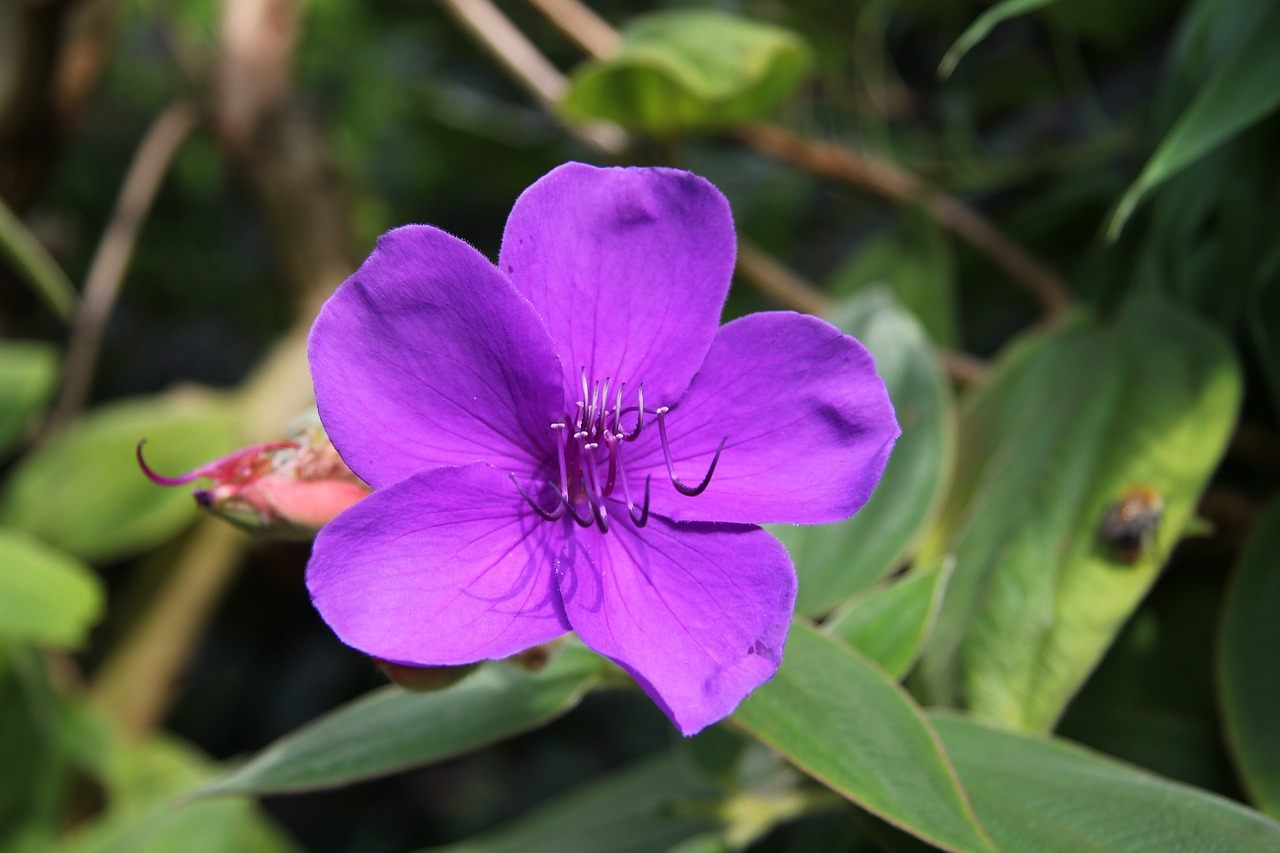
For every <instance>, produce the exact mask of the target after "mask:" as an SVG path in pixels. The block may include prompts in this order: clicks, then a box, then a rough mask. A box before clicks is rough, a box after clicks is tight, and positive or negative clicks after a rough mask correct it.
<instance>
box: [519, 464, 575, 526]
mask: <svg viewBox="0 0 1280 853" xmlns="http://www.w3.org/2000/svg"><path fill="white" fill-rule="evenodd" d="M511 482H513V483H515V484H516V488H517V489H518V490H519V491H520V496H521V497H522V498H524V499H525V502H527V503H528V504H529V506H530V507H532V508H533V511H534V512H536V513H537V514H538V515H540V516H542V518H543V520H544V521H555V520H556V519H557V518H559V517H560V516H562V515H564V511H565V506H566V504H565V503H564V501H563V500H562V501H561V502H560V503H559V504H558V505H557V506H556V510H555V512H549V511H548V510H545V509H543V508H542V507H540V506H538V503H537V501H535V500H534V499H533V498H532V497H530V496H529V493H528V492H526V491H525V490H524V486H522V485H520V480H519V479H517V478H516V475H515V474H511ZM547 485H551V484H550V483H548V484H547Z"/></svg>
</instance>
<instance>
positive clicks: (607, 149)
mask: <svg viewBox="0 0 1280 853" xmlns="http://www.w3.org/2000/svg"><path fill="white" fill-rule="evenodd" d="M444 5H445V7H446V8H447V9H448V10H449V11H450V12H452V13H453V15H454V17H456V18H457V19H458V21H459V22H461V23H462V24H463V26H464V27H466V29H467V31H468V32H470V33H471V35H472V36H474V37H475V39H476V40H477V41H479V42H480V44H482V45H483V46H484V47H485V48H486V49H487V50H488V51H489V53H490V54H491V55H492V56H493V57H494V58H495V59H497V60H498V62H500V63H502V66H503V67H504V68H506V69H507V71H508V72H509V73H510V74H511V75H512V76H513V77H514V78H515V79H516V80H517V81H518V82H519V83H520V84H521V85H522V86H524V88H525V89H526V90H528V91H529V92H530V93H531V94H532V95H533V96H534V97H535V98H536V99H537V100H538V101H539V103H541V104H542V106H543V107H544V108H545V109H546V110H547V111H548V112H550V113H551V114H552V115H556V111H555V106H556V104H557V103H558V102H559V100H560V98H561V96H563V95H564V92H565V89H566V88H568V85H569V83H568V80H567V79H566V78H565V76H564V75H563V74H561V73H560V70H559V69H558V68H556V67H555V66H554V65H552V64H551V61H550V60H548V59H547V58H546V57H545V56H543V55H542V53H541V52H540V51H539V50H538V48H537V46H536V45H534V44H533V42H531V41H529V39H527V38H525V35H524V33H522V32H520V30H519V28H517V27H516V25H515V24H513V23H511V20H510V19H509V18H508V17H507V16H506V15H504V14H502V11H501V10H500V9H499V8H498V7H497V6H496V5H494V4H493V3H491V2H490V0H444ZM606 26H607V25H606ZM558 117H559V116H557V118H558ZM565 127H566V129H568V131H569V132H570V133H572V134H573V135H574V136H576V137H577V138H578V139H580V140H581V141H582V142H583V143H585V144H586V145H589V146H590V147H592V148H594V149H596V150H597V151H600V152H601V153H603V154H607V155H609V156H611V157H618V156H619V155H620V154H621V153H622V152H623V151H625V150H626V147H627V137H626V134H625V133H623V132H622V131H621V130H620V129H618V128H617V127H615V126H613V125H611V124H606V123H593V124H565Z"/></svg>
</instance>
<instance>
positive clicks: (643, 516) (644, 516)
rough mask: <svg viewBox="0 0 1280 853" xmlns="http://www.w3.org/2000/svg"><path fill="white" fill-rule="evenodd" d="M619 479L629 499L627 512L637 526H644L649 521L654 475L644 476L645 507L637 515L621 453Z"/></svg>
mask: <svg viewBox="0 0 1280 853" xmlns="http://www.w3.org/2000/svg"><path fill="white" fill-rule="evenodd" d="M618 479H620V480H621V481H622V496H623V498H625V499H626V501H627V514H628V515H630V516H631V520H632V521H634V522H635V524H636V527H644V526H645V525H646V524H648V523H649V485H650V484H651V483H652V482H653V475H652V474H650V475H649V476H647V477H645V478H644V507H643V508H642V509H641V510H640V514H639V515H636V505H635V501H633V500H631V489H630V487H628V486H627V472H626V471H624V470H622V456H621V455H619V456H618Z"/></svg>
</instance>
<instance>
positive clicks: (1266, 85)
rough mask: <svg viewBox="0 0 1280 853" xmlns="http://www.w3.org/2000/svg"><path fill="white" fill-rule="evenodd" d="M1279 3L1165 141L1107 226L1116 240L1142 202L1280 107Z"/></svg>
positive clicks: (1243, 41) (1247, 36) (1203, 89)
mask: <svg viewBox="0 0 1280 853" xmlns="http://www.w3.org/2000/svg"><path fill="white" fill-rule="evenodd" d="M1278 41H1280V4H1275V3H1272V4H1270V10H1269V12H1268V14H1266V16H1265V17H1263V18H1262V19H1261V20H1260V21H1259V23H1258V26H1256V27H1254V28H1252V29H1250V30H1248V31H1247V32H1246V33H1245V34H1244V36H1243V37H1242V39H1241V42H1240V44H1239V46H1238V48H1237V49H1236V50H1235V51H1234V52H1233V53H1231V54H1230V55H1229V56H1228V57H1227V58H1226V59H1225V60H1224V61H1223V62H1222V64H1221V65H1219V66H1218V68H1217V70H1215V71H1214V73H1213V75H1212V76H1211V77H1210V78H1209V80H1208V82H1206V83H1205V84H1204V86H1203V87H1201V88H1200V89H1199V90H1198V92H1197V94H1196V96H1195V99H1194V100H1193V101H1192V102H1191V104H1190V106H1188V107H1187V109H1186V111H1185V112H1183V113H1182V115H1181V116H1179V117H1178V120H1177V122H1176V123H1175V124H1174V126H1173V128H1172V129H1171V130H1170V131H1169V133H1168V134H1167V135H1166V136H1165V138H1164V139H1163V140H1161V142H1160V145H1159V147H1158V148H1156V151H1155V153H1154V154H1152V155H1151V159H1150V160H1148V161H1147V164H1146V166H1144V167H1143V169H1142V172H1141V174H1139V175H1138V179H1137V180H1136V181H1134V182H1133V184H1132V185H1131V186H1130V187H1129V189H1127V190H1126V191H1125V193H1124V195H1123V196H1122V197H1121V199H1120V203H1119V205H1117V207H1116V212H1115V214H1114V215H1113V216H1112V217H1111V222H1110V224H1109V225H1108V226H1107V236H1108V238H1109V239H1111V240H1114V239H1115V238H1116V237H1117V236H1119V234H1120V231H1121V229H1123V228H1124V225H1125V222H1127V221H1128V219H1129V216H1130V215H1131V214H1132V213H1133V211H1134V210H1135V209H1136V208H1137V206H1138V204H1139V202H1141V201H1142V199H1143V198H1144V197H1145V196H1146V195H1147V193H1149V192H1151V190H1153V189H1155V188H1156V187H1157V186H1159V185H1160V184H1161V183H1163V182H1164V181H1166V180H1168V179H1169V178H1170V177H1172V176H1173V175H1176V174H1177V173H1178V172H1180V171H1182V170H1183V169H1185V168H1186V167H1187V166H1189V165H1191V164H1192V163H1194V162H1196V161H1197V160H1199V159H1200V158H1202V157H1204V156H1205V155H1206V154H1208V153H1209V152H1210V151H1213V150H1214V149H1215V148H1217V147H1218V146H1220V145H1222V144H1223V143H1224V142H1226V141H1227V140H1229V139H1231V138H1232V137H1234V136H1236V135H1238V134H1240V133H1242V132H1243V131H1245V130H1246V129H1248V128H1249V127H1251V126H1252V125H1254V124H1256V123H1257V122H1258V121H1260V120H1261V119H1262V118H1263V117H1265V116H1267V115H1268V114H1270V113H1271V112H1272V111H1274V110H1275V109H1276V108H1277V107H1280V86H1277V85H1276V80H1278V79H1280V50H1276V44H1277V42H1278Z"/></svg>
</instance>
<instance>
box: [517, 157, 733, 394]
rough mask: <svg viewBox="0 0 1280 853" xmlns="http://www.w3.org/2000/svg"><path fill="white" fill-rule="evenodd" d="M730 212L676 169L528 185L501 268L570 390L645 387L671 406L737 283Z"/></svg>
mask: <svg viewBox="0 0 1280 853" xmlns="http://www.w3.org/2000/svg"><path fill="white" fill-rule="evenodd" d="M735 250H736V242H735V237H734V231H733V219H732V216H731V214H730V212H729V203H728V202H727V201H726V200H725V198H724V196H723V195H721V194H720V191H719V190H717V189H716V188H715V187H714V186H712V185H711V184H710V183H708V182H707V181H706V180H704V179H702V178H700V177H698V176H696V175H691V174H689V173H688V172H681V171H677V170H675V169H597V168H595V167H592V166H586V165H583V164H582V163H567V164H565V165H563V166H560V167H559V168H557V169H554V170H552V171H551V172H549V173H548V174H547V175H546V176H545V177H543V178H541V179H539V180H538V181H537V182H536V183H534V184H533V185H532V186H530V187H529V188H528V189H527V190H525V191H524V193H523V194H522V195H521V196H520V198H519V199H518V200H517V201H516V203H515V207H514V208H513V209H512V211H511V216H510V217H509V218H508V219H507V227H506V231H505V233H504V234H503V237H502V252H501V254H500V256H499V261H498V264H499V266H500V267H501V268H502V271H503V272H505V273H506V274H507V275H509V276H510V277H511V280H512V281H513V282H514V283H515V285H516V287H517V288H519V290H520V292H521V293H523V294H524V295H525V296H527V297H528V298H529V300H530V301H531V302H532V303H533V305H534V307H535V308H537V310H538V313H539V314H541V315H542V318H543V319H544V320H545V321H546V324H547V328H548V330H549V331H550V332H551V337H552V338H553V339H554V340H555V342H556V348H557V350H558V352H559V354H560V359H561V361H562V362H563V364H564V367H565V370H566V371H567V383H568V384H567V386H566V390H567V391H568V392H569V393H570V394H571V395H573V396H572V397H571V399H577V397H578V396H580V392H578V388H579V382H580V376H581V371H582V368H584V367H585V368H586V369H587V375H588V376H589V377H590V378H591V379H592V380H593V381H599V382H603V381H604V380H605V379H606V378H612V379H613V382H614V386H615V387H616V385H617V383H618V382H625V383H626V384H627V388H628V389H630V393H629V394H628V395H627V396H628V398H629V399H628V400H627V402H633V401H634V399H635V397H634V392H635V388H636V387H637V385H638V384H639V383H640V382H644V387H645V399H646V400H647V401H650V403H651V405H655V406H658V405H671V404H672V403H674V402H675V400H677V399H679V395H680V394H681V392H683V391H684V389H685V387H686V386H687V385H688V383H689V380H690V379H691V378H692V377H693V374H694V372H695V371H696V370H697V369H698V365H699V364H701V363H702V358H703V356H704V355H705V354H706V352H707V347H708V346H710V345H711V340H712V338H713V337H714V336H715V332H716V327H717V325H718V324H719V322H720V309H721V307H722V306H723V304H724V299H725V295H726V293H728V289H729V279H730V276H731V275H732V273H733V260H734V253H735Z"/></svg>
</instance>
